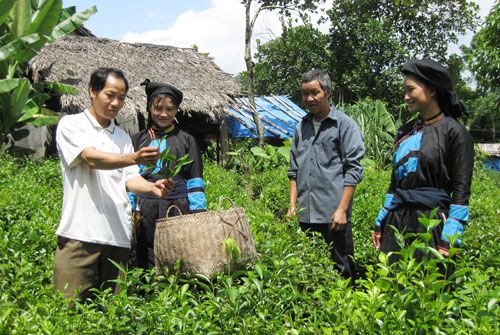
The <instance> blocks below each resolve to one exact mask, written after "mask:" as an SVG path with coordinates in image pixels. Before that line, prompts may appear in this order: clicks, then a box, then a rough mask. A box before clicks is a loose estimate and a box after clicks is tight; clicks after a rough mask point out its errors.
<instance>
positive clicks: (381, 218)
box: [375, 208, 388, 227]
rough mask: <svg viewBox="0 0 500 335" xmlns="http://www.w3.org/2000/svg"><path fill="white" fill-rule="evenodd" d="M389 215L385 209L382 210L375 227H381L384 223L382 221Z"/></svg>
mask: <svg viewBox="0 0 500 335" xmlns="http://www.w3.org/2000/svg"><path fill="white" fill-rule="evenodd" d="M387 213H388V211H387V210H386V209H385V208H381V209H380V211H379V212H378V216H377V218H376V219H375V225H376V226H379V227H380V225H381V223H382V220H383V219H384V218H385V216H386V215H387Z"/></svg>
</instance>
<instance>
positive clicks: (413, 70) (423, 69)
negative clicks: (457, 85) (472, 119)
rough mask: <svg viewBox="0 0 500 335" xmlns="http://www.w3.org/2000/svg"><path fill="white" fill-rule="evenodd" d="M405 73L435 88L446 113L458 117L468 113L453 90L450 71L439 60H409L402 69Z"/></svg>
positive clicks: (440, 105)
mask: <svg viewBox="0 0 500 335" xmlns="http://www.w3.org/2000/svg"><path fill="white" fill-rule="evenodd" d="M401 72H402V73H403V74H404V75H411V76H414V77H415V78H416V79H417V80H418V81H420V82H422V83H423V84H425V85H427V86H430V87H432V88H434V89H435V90H436V92H437V94H438V102H439V107H440V108H441V111H442V112H444V113H445V114H446V115H449V116H452V117H454V118H458V117H460V116H462V114H466V115H468V113H467V111H466V109H465V106H464V104H463V103H462V102H461V101H460V99H459V98H458V96H457V94H456V93H455V91H454V90H453V81H452V79H451V76H450V73H449V72H448V70H446V68H445V67H444V66H442V65H441V64H439V63H438V62H435V61H432V60H428V59H422V60H420V59H412V60H409V61H408V62H407V63H406V64H405V65H404V66H403V68H402V69H401Z"/></svg>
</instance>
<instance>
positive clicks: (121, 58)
mask: <svg viewBox="0 0 500 335" xmlns="http://www.w3.org/2000/svg"><path fill="white" fill-rule="evenodd" d="M101 66H109V67H116V68H119V69H121V70H123V71H124V73H125V76H126V77H127V79H128V81H129V83H130V91H129V94H128V96H127V100H126V102H125V106H124V108H123V109H122V111H121V112H120V114H119V117H118V118H117V121H118V122H119V123H120V125H121V126H122V128H124V129H125V130H126V131H128V132H129V133H131V132H135V131H137V130H138V129H136V126H135V125H136V124H137V116H138V113H141V114H142V115H143V116H144V117H146V94H145V92H144V86H140V83H141V82H143V81H144V79H146V78H149V79H151V81H160V82H166V83H169V84H171V85H174V86H176V87H177V88H179V89H180V90H182V91H183V93H184V101H183V102H182V104H181V106H180V109H181V112H182V113H183V114H184V116H191V115H193V114H199V115H203V116H205V117H206V118H207V119H208V120H209V121H212V122H215V120H216V116H217V115H221V113H222V111H223V110H224V109H225V108H226V106H227V105H228V104H229V103H231V101H232V100H231V97H234V96H239V95H241V87H240V85H239V83H238V82H237V81H236V80H235V79H234V78H232V77H231V75H229V74H227V73H225V72H223V71H222V70H221V69H220V68H219V67H218V66H217V65H216V64H215V63H214V62H213V61H212V60H211V59H210V58H209V57H207V56H205V55H203V54H200V53H198V52H197V51H196V50H194V49H192V48H177V47H172V46H161V45H153V44H145V43H124V42H120V41H116V40H111V39H106V38H97V37H80V36H66V37H65V38H62V39H59V40H57V41H55V42H54V43H53V44H51V45H49V46H47V47H45V48H44V49H42V51H41V52H40V53H39V54H38V55H37V56H36V57H34V58H33V59H32V60H31V61H30V69H31V71H32V76H33V79H34V80H35V81H56V82H62V83H66V84H71V85H73V86H75V87H77V88H78V89H79V93H78V95H76V96H71V95H64V96H61V98H60V111H61V112H62V113H64V114H72V113H78V112H80V111H82V110H83V109H84V108H87V107H88V106H90V97H89V93H88V82H89V78H90V74H91V73H92V71H93V70H95V69H96V68H98V67H101ZM130 122H132V123H133V124H134V125H132V124H130Z"/></svg>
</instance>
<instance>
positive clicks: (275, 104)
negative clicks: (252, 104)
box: [263, 97, 300, 124]
mask: <svg viewBox="0 0 500 335" xmlns="http://www.w3.org/2000/svg"><path fill="white" fill-rule="evenodd" d="M263 98H264V99H266V101H268V102H269V103H271V104H273V106H276V107H278V108H279V109H280V110H281V111H282V112H283V113H285V114H286V115H288V116H289V117H290V118H292V119H293V120H295V121H297V122H300V118H298V117H297V116H295V114H291V113H290V111H289V110H288V108H287V109H285V108H283V107H282V106H285V107H286V105H283V104H281V103H280V102H279V101H278V100H277V99H276V102H277V103H276V102H274V101H272V100H271V99H269V98H268V97H263ZM273 115H274V114H273ZM280 120H281V121H283V120H282V119H280ZM283 122H285V123H287V122H286V121H283ZM287 124H288V123H287Z"/></svg>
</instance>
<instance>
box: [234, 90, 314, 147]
mask: <svg viewBox="0 0 500 335" xmlns="http://www.w3.org/2000/svg"><path fill="white" fill-rule="evenodd" d="M234 100H235V102H236V105H237V106H232V107H228V110H226V111H225V114H226V120H227V131H228V133H229V134H230V135H231V136H232V137H257V128H256V126H255V123H254V121H253V115H252V113H251V109H250V104H249V102H248V99H247V98H235V99H234ZM255 107H256V109H257V111H258V112H259V115H260V120H261V122H262V125H263V126H264V136H266V137H281V138H286V137H291V136H293V133H294V130H295V126H296V125H297V123H299V121H300V120H301V119H302V118H303V117H304V116H305V115H306V112H305V111H303V110H302V109H301V108H300V107H299V106H297V105H296V104H295V103H293V102H292V101H291V100H290V99H288V98H287V97H286V96H284V95H280V96H270V97H256V98H255ZM252 130H253V131H252Z"/></svg>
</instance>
